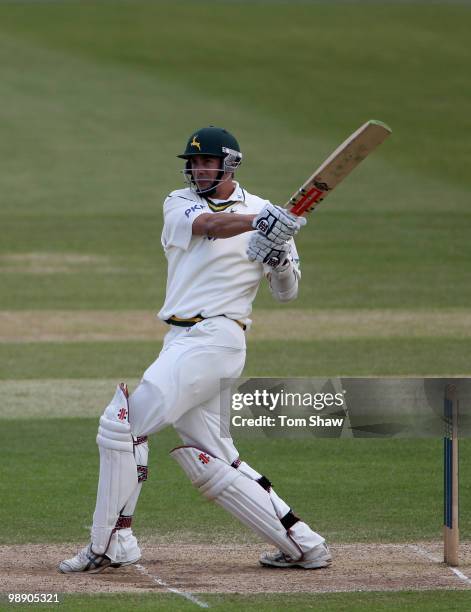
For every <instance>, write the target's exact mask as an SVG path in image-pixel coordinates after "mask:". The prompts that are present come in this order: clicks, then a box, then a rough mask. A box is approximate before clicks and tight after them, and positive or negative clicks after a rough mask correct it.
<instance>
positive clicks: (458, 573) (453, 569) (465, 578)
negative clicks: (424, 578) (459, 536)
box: [410, 544, 471, 584]
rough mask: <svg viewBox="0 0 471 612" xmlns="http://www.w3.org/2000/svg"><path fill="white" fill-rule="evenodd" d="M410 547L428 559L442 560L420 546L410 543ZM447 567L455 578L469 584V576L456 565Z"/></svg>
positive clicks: (439, 561) (470, 581)
mask: <svg viewBox="0 0 471 612" xmlns="http://www.w3.org/2000/svg"><path fill="white" fill-rule="evenodd" d="M410 548H412V550H414V551H415V552H416V553H417V554H419V555H420V556H422V557H425V558H426V559H430V561H434V562H435V563H441V562H442V560H441V559H440V558H439V557H436V556H435V555H432V554H431V553H429V552H428V550H425V548H422V546H417V545H416V544H411V545H410ZM447 567H448V569H449V570H450V571H451V572H453V573H454V574H455V576H456V577H457V578H459V579H460V580H463V581H464V582H467V583H468V584H471V578H468V576H466V574H463V572H461V571H460V570H459V569H457V568H456V567H451V566H450V565H448V566H447Z"/></svg>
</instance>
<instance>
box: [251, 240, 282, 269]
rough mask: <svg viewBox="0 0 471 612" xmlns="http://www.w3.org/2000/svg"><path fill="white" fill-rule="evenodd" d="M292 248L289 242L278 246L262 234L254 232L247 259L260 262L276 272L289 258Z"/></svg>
mask: <svg viewBox="0 0 471 612" xmlns="http://www.w3.org/2000/svg"><path fill="white" fill-rule="evenodd" d="M289 252H290V246H289V244H288V243H287V242H282V243H281V244H278V243H276V242H273V241H272V240H270V239H269V238H267V237H266V236H264V235H263V234H261V233H260V232H253V233H252V235H251V236H250V239H249V244H248V247H247V257H248V258H249V260H250V261H259V262H260V263H264V264H267V265H268V266H270V268H273V270H276V269H277V268H279V267H280V266H282V265H283V264H284V262H285V261H286V259H287V258H288V254H289Z"/></svg>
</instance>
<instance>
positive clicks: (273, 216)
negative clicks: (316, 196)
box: [252, 204, 306, 244]
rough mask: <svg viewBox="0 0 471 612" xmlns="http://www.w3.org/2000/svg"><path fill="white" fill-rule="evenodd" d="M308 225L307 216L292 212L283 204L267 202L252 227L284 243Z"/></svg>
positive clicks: (273, 239) (271, 238)
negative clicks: (283, 206) (276, 204)
mask: <svg viewBox="0 0 471 612" xmlns="http://www.w3.org/2000/svg"><path fill="white" fill-rule="evenodd" d="M303 225H306V219H305V217H298V216H297V215H293V214H291V213H290V212H289V211H287V210H286V209H284V208H281V206H274V205H273V204H267V205H266V206H265V208H263V209H262V210H261V211H260V213H259V214H258V215H257V216H256V217H255V219H254V220H253V222H252V227H253V228H254V229H256V230H258V231H259V232H260V233H261V234H263V235H264V236H266V237H267V238H268V239H269V240H271V241H272V242H276V243H277V244H283V242H286V241H287V240H289V239H290V238H291V237H292V236H294V235H295V234H297V233H298V232H299V230H300V228H301V227H302V226H303Z"/></svg>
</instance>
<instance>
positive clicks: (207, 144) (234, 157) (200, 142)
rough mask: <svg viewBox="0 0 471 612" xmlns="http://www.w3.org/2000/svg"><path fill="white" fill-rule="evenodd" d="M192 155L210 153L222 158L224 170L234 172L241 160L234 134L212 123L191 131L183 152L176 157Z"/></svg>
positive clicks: (188, 157) (187, 157)
mask: <svg viewBox="0 0 471 612" xmlns="http://www.w3.org/2000/svg"><path fill="white" fill-rule="evenodd" d="M194 155H210V156H211V157H220V158H221V159H224V166H225V167H226V166H227V169H226V172H234V170H236V168H237V167H238V166H239V165H240V162H241V161H242V153H241V152H240V146H239V143H238V142H237V140H236V139H235V138H234V136H233V135H232V134H231V133H230V132H228V131H227V130H225V129H224V128H219V127H215V126H214V125H210V126H209V127H205V128H202V129H201V130H197V131H196V132H193V134H192V135H191V136H190V138H189V139H188V142H187V144H186V148H185V152H184V153H182V154H181V155H178V157H181V158H182V159H186V160H189V159H190V158H191V157H193V156H194Z"/></svg>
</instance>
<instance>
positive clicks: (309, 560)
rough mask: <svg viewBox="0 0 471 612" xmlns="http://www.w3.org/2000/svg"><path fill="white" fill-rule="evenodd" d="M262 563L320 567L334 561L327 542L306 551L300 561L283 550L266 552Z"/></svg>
mask: <svg viewBox="0 0 471 612" xmlns="http://www.w3.org/2000/svg"><path fill="white" fill-rule="evenodd" d="M260 563H261V564H262V565H265V566H267V567H302V568H304V569H319V568H320V567H327V566H329V565H330V564H331V563H332V556H331V554H330V551H329V548H328V546H327V544H319V545H318V546H314V548H312V549H311V550H309V551H308V552H307V553H304V555H303V557H302V559H300V560H299V561H293V559H290V558H289V557H288V556H287V555H285V554H284V553H283V552H281V550H279V551H278V552H276V553H273V554H270V553H264V554H263V555H262V556H261V557H260Z"/></svg>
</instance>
